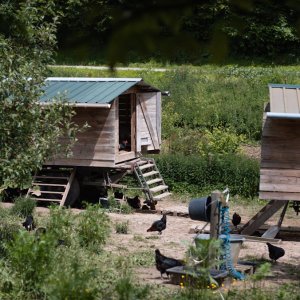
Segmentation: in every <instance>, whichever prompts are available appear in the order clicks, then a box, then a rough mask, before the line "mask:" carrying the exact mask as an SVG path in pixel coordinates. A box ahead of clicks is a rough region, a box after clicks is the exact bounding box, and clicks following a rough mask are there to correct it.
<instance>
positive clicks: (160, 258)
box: [22, 198, 285, 277]
mask: <svg viewBox="0 0 300 300" xmlns="http://www.w3.org/2000/svg"><path fill="white" fill-rule="evenodd" d="M132 199H134V198H132ZM231 222H232V224H233V225H234V226H235V227H237V226H238V225H239V224H240V223H241V216H240V215H239V214H237V213H234V214H233V216H232V220H231ZM22 225H23V226H24V228H25V229H26V230H28V231H31V230H33V229H35V227H36V226H35V223H34V220H33V217H32V215H28V216H27V217H26V219H25V221H24V222H23V223H22ZM166 227H167V215H166V214H163V216H162V218H161V219H159V220H156V221H154V222H153V223H152V225H151V226H150V227H149V228H148V229H147V232H153V231H157V232H158V234H162V231H163V230H165V229H166ZM39 230H40V231H43V232H42V233H45V230H46V229H45V228H37V230H36V231H39ZM267 246H268V250H269V257H270V259H271V260H272V261H274V262H276V261H277V260H278V259H279V258H280V257H282V256H284V254H285V251H284V249H283V248H280V247H277V246H274V245H272V244H270V243H267ZM155 264H156V268H157V270H158V271H159V272H160V275H161V277H163V276H162V275H163V274H167V276H169V274H168V272H167V270H168V269H170V268H173V267H177V266H183V265H184V262H183V261H182V260H178V259H175V258H171V257H167V256H165V255H163V254H162V253H161V252H160V250H159V249H156V250H155Z"/></svg>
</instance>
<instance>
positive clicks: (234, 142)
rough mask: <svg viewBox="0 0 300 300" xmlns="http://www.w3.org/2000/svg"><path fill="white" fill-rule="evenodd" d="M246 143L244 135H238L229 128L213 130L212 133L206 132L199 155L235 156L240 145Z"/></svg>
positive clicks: (199, 147) (200, 145) (199, 148)
mask: <svg viewBox="0 0 300 300" xmlns="http://www.w3.org/2000/svg"><path fill="white" fill-rule="evenodd" d="M243 141H244V137H243V136H242V135H237V134H236V133H235V132H234V130H232V129H229V128H213V130H212V131H209V130H207V129H206V130H204V133H203V137H202V139H201V141H200V143H199V144H198V151H199V154H200V155H202V156H205V155H211V154H235V153H237V152H238V149H239V146H240V144H241V143H242V142H243Z"/></svg>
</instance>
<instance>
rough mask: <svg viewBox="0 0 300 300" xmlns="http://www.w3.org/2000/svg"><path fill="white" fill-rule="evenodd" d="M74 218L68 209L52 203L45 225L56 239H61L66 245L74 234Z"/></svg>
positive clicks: (70, 241)
mask: <svg viewBox="0 0 300 300" xmlns="http://www.w3.org/2000/svg"><path fill="white" fill-rule="evenodd" d="M75 218H76V217H75V216H74V215H73V214H72V212H71V210H70V209H67V208H64V207H59V206H56V205H55V206H54V205H53V206H51V207H50V215H49V217H48V218H47V220H46V222H45V223H46V224H45V227H46V228H47V232H48V233H50V234H52V235H53V236H54V237H55V239H56V240H63V241H64V243H65V244H66V245H70V244H71V243H72V240H73V238H74V235H75V233H74V232H75V226H76V225H75Z"/></svg>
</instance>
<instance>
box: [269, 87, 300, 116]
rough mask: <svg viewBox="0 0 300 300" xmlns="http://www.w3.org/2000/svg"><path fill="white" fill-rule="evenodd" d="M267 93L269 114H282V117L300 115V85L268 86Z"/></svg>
mask: <svg viewBox="0 0 300 300" xmlns="http://www.w3.org/2000/svg"><path fill="white" fill-rule="evenodd" d="M269 91H270V112H271V113H277V114H282V117H284V115H285V114H286V116H287V117H288V116H289V115H294V114H300V85H291V84H269ZM271 115H272V114H269V116H271Z"/></svg>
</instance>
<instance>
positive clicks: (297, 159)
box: [241, 84, 300, 234]
mask: <svg viewBox="0 0 300 300" xmlns="http://www.w3.org/2000/svg"><path fill="white" fill-rule="evenodd" d="M269 94H270V102H269V103H268V104H267V105H266V107H265V111H264V116H263V130H262V144H261V164H260V185H259V198H260V199H265V200H270V201H269V203H268V204H267V205H266V206H265V207H264V208H263V209H262V210H261V211H260V212H259V213H258V214H257V215H256V216H254V217H253V218H252V219H251V220H250V221H249V222H248V223H247V224H245V225H244V227H243V228H242V231H241V233H242V234H252V233H254V231H255V230H257V229H258V228H259V227H260V226H261V225H262V224H263V223H264V222H265V221H266V220H267V219H269V218H270V217H271V216H272V215H273V214H274V213H276V212H277V211H278V210H280V209H281V208H283V211H282V213H281V216H280V219H279V221H278V224H277V227H278V228H280V226H281V223H282V220H283V217H284V214H285V211H286V209H287V206H288V203H289V201H292V204H293V207H294V209H295V211H299V204H300V202H299V201H300V85H288V84H269Z"/></svg>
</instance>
